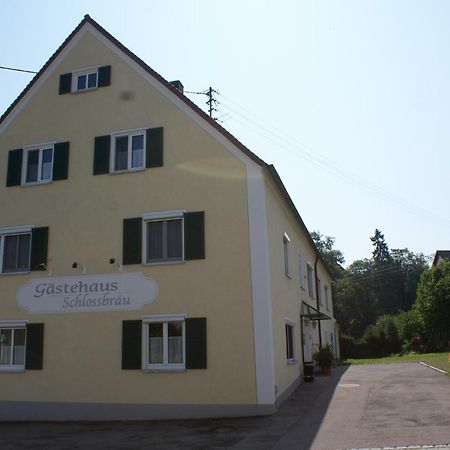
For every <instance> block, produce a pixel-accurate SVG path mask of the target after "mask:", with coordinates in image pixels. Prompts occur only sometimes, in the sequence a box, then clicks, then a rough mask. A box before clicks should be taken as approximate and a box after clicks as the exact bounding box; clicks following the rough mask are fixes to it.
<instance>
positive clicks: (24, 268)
mask: <svg viewBox="0 0 450 450" xmlns="http://www.w3.org/2000/svg"><path fill="white" fill-rule="evenodd" d="M47 243H48V227H41V228H32V226H31V225H25V226H17V227H7V228H0V273H2V274H11V273H22V272H29V271H30V270H42V265H45V264H46V263H47Z"/></svg>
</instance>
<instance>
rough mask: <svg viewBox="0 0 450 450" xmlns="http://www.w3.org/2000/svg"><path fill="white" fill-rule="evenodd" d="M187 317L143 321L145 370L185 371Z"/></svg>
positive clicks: (146, 319) (156, 317)
mask: <svg viewBox="0 0 450 450" xmlns="http://www.w3.org/2000/svg"><path fill="white" fill-rule="evenodd" d="M184 319H185V317H184V316H168V317H158V316H154V317H147V318H144V319H143V321H142V322H143V323H142V324H143V336H144V361H143V368H144V370H184V369H185V322H184Z"/></svg>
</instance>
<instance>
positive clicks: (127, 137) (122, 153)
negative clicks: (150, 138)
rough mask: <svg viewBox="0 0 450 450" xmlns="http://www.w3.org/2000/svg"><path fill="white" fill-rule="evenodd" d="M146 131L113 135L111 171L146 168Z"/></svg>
mask: <svg viewBox="0 0 450 450" xmlns="http://www.w3.org/2000/svg"><path fill="white" fill-rule="evenodd" d="M145 134H146V133H145V131H143V130H141V131H136V132H130V133H121V134H115V135H113V140H112V145H113V151H112V158H111V172H124V171H130V170H139V169H144V168H145V152H144V149H145V137H146V136H145Z"/></svg>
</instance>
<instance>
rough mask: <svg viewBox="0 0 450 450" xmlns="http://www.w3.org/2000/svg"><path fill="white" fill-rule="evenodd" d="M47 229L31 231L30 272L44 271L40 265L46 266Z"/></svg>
mask: <svg viewBox="0 0 450 450" xmlns="http://www.w3.org/2000/svg"><path fill="white" fill-rule="evenodd" d="M47 247H48V227H41V228H33V229H32V230H31V258H30V270H45V269H44V268H43V267H41V264H45V265H47Z"/></svg>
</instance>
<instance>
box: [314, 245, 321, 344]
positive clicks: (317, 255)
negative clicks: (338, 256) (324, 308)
mask: <svg viewBox="0 0 450 450" xmlns="http://www.w3.org/2000/svg"><path fill="white" fill-rule="evenodd" d="M318 262H319V253H318V252H317V253H316V260H315V261H314V277H315V280H316V305H317V311H320V304H319V277H318V276H317V263H318ZM317 322H318V327H319V345H320V347H322V326H321V321H320V320H318V321H317Z"/></svg>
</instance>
